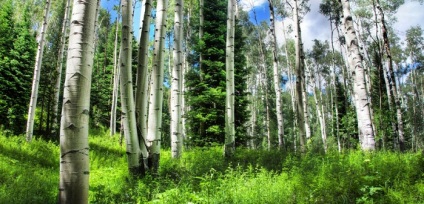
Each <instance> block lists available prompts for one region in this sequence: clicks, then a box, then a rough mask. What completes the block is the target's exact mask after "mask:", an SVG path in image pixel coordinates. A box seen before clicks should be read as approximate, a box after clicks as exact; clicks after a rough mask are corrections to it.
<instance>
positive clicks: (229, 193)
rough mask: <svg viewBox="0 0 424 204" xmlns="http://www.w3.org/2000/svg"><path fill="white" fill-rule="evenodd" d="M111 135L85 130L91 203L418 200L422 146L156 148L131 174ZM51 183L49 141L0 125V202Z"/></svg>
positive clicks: (39, 198)
mask: <svg viewBox="0 0 424 204" xmlns="http://www.w3.org/2000/svg"><path fill="white" fill-rule="evenodd" d="M118 137H119V136H115V137H110V136H109V135H108V134H107V133H106V132H101V131H100V132H97V133H92V134H90V192H89V196H90V197H89V198H90V203H252V204H256V203H424V158H423V155H422V154H421V153H409V152H408V153H397V152H388V151H380V152H374V153H363V152H361V151H349V152H344V153H342V154H339V153H338V152H330V153H328V154H326V155H322V154H314V153H306V154H304V155H302V156H300V155H296V154H287V153H284V152H279V151H265V150H247V149H237V153H236V155H235V156H234V158H232V159H230V160H225V159H224V158H223V157H222V148H221V147H210V148H194V149H190V150H186V151H185V152H184V154H183V156H182V158H181V159H179V160H173V159H171V157H170V151H169V150H163V151H162V155H161V162H160V168H159V173H158V175H156V176H150V175H148V176H146V177H145V178H143V179H139V180H136V179H132V178H131V177H130V176H129V175H128V171H127V164H126V154H125V145H122V146H121V145H120V144H119V138H118ZM58 183H59V146H58V144H57V143H56V142H47V141H44V140H42V139H39V138H36V139H34V140H33V141H32V142H31V143H27V142H26V141H25V139H24V136H9V137H6V136H4V135H2V134H1V133H0V203H13V204H19V203H33V204H36V203H43V204H44V203H56V202H57V192H58V185H59V184H58Z"/></svg>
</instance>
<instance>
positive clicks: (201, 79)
mask: <svg viewBox="0 0 424 204" xmlns="http://www.w3.org/2000/svg"><path fill="white" fill-rule="evenodd" d="M204 5H205V3H204V0H199V40H203V26H204V24H205V23H204V22H205V19H204V17H205V16H204V15H203V7H204ZM202 63H203V53H202V51H200V52H199V70H200V74H199V75H200V81H203V64H202ZM201 123H203V122H201Z"/></svg>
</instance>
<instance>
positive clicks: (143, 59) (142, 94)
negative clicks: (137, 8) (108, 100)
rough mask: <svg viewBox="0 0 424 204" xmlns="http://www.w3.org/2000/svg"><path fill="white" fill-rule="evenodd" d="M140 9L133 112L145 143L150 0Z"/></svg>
mask: <svg viewBox="0 0 424 204" xmlns="http://www.w3.org/2000/svg"><path fill="white" fill-rule="evenodd" d="M143 2H144V5H143V8H142V10H143V11H142V13H143V14H144V16H140V18H143V20H142V22H143V24H142V28H141V34H140V44H139V47H138V65H137V92H136V93H135V95H136V102H135V103H136V105H135V111H136V116H137V127H138V128H139V129H140V131H141V135H139V137H140V141H142V140H143V141H145V140H146V137H147V120H148V119H147V114H148V99H149V95H148V72H149V69H148V62H149V56H148V55H149V49H148V48H149V33H150V22H151V14H152V0H144V1H143Z"/></svg>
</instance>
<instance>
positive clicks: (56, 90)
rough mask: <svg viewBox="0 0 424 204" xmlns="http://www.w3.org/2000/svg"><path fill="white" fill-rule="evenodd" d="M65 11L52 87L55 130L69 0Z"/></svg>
mask: <svg viewBox="0 0 424 204" xmlns="http://www.w3.org/2000/svg"><path fill="white" fill-rule="evenodd" d="M65 1H66V5H65V12H64V16H63V22H62V36H61V38H60V49H59V59H58V61H57V66H56V84H55V88H54V95H55V103H54V107H53V131H57V129H58V128H59V127H58V123H59V121H58V120H59V116H58V115H59V98H60V84H61V81H62V69H63V58H64V56H65V48H66V39H67V38H68V28H69V13H70V12H71V0H65Z"/></svg>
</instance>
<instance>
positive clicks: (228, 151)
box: [224, 0, 237, 157]
mask: <svg viewBox="0 0 424 204" xmlns="http://www.w3.org/2000/svg"><path fill="white" fill-rule="evenodd" d="M236 3H237V2H236V1H235V0H228V10H227V15H228V18H227V39H226V44H227V45H226V51H225V53H226V57H225V68H226V69H225V71H226V98H225V113H226V114H225V146H224V155H225V157H231V156H232V155H233V154H234V151H235V127H234V95H235V91H234V36H235V18H236V15H235V10H236Z"/></svg>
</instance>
